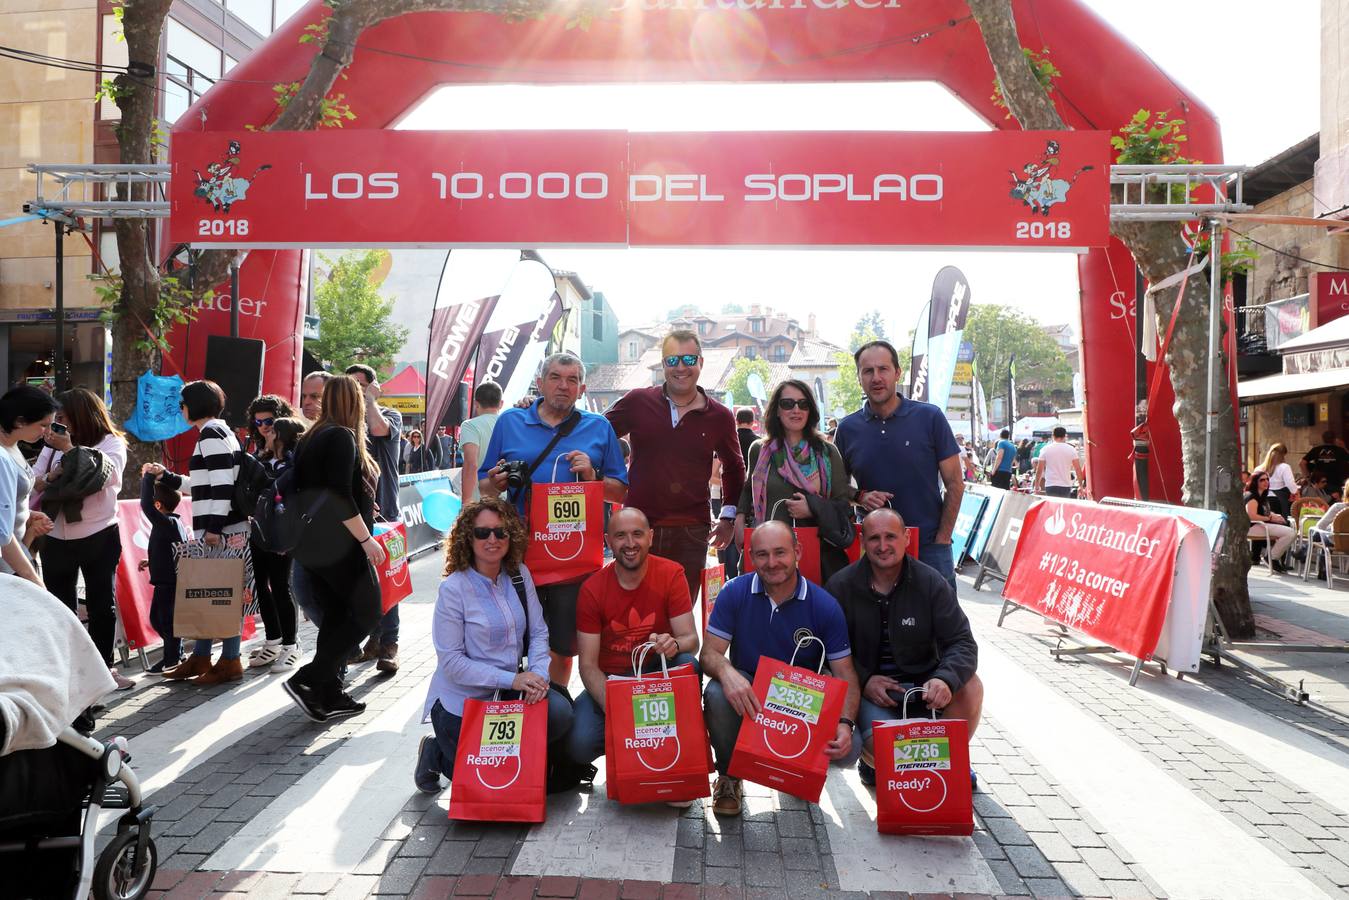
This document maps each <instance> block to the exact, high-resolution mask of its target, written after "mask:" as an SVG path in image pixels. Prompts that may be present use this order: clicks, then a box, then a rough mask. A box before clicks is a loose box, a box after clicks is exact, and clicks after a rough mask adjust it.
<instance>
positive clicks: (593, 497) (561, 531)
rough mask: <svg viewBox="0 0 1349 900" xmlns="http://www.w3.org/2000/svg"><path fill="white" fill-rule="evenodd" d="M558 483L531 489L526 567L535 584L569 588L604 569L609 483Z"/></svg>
mask: <svg viewBox="0 0 1349 900" xmlns="http://www.w3.org/2000/svg"><path fill="white" fill-rule="evenodd" d="M565 456H566V454H565V453H561V454H558V456H557V457H556V458H555V459H554V460H553V481H550V482H541V483H538V484H535V485H533V486H531V488H530V494H529V542H528V543H527V544H526V546H525V565H526V566H528V567H529V573H530V574H531V575H533V576H534V584H536V585H545V584H565V583H567V582H571V581H576V580H578V579H581V578H584V577H585V576H587V575H589V574H590V573H592V572H594V571H595V570H596V569H598V568H599V567H600V566H602V565H603V564H604V480H603V479H600V480H599V481H564V482H559V481H557V464H558V461H559V460H561V459H562V458H563V457H565Z"/></svg>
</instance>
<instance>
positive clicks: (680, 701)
mask: <svg viewBox="0 0 1349 900" xmlns="http://www.w3.org/2000/svg"><path fill="white" fill-rule="evenodd" d="M654 647H655V645H654V644H643V645H641V646H640V647H638V648H637V649H636V650H634V651H633V652H634V655H636V654H638V653H640V656H638V657H637V661H636V662H635V663H634V664H633V667H632V668H633V677H631V678H627V677H611V678H609V680H608V681H606V682H605V684H604V711H605V715H604V772H605V775H604V780H605V786H606V790H607V792H608V796H609V799H610V800H616V801H618V802H620V803H652V802H656V801H669V800H696V799H698V798H700V797H708V796H711V793H712V791H711V788H710V786H709V783H708V778H707V776H708V773H710V772H711V771H712V751H711V746H710V745H709V744H708V742H707V727H706V726H705V725H704V723H703V702H702V690H701V686H700V684H699V681H698V676H697V674H696V673H695V672H694V671H693V667H692V666H678V667H676V668H674V669H671V668H669V667H668V666H667V665H666V662H665V658H664V657H661V671H659V672H652V673H650V674H647V675H643V674H641V672H642V668H643V661H644V659H645V657H646V654H647V652H649V651H650V650H652V649H654Z"/></svg>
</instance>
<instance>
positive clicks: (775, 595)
mask: <svg viewBox="0 0 1349 900" xmlns="http://www.w3.org/2000/svg"><path fill="white" fill-rule="evenodd" d="M799 551H800V547H799V545H798V544H797V542H796V535H795V534H794V533H793V532H792V529H791V528H789V527H788V526H787V525H786V524H785V523H783V522H768V523H766V524H764V525H761V526H759V527H758V528H756V529H754V534H753V535H752V536H751V537H750V546H749V548H748V552H749V554H750V558H751V559H752V560H753V561H754V568H755V571H754V572H752V573H750V574H747V575H741V576H740V577H739V578H735V579H733V580H731V581H729V582H727V584H726V586H725V587H723V588H722V589H721V593H720V594H718V595H717V603H716V606H714V607H712V617H711V619H710V620H709V621H708V623H707V632H706V634H705V635H704V636H703V650H702V654H701V656H700V657H699V661H700V662H701V663H702V667H703V674H705V675H707V676H708V682H707V689H706V690H705V691H704V692H703V707H704V710H705V712H706V721H707V734H708V736H709V737H710V738H711V739H712V751H713V753H714V754H715V756H716V764H717V783H716V786H715V787H714V788H713V790H712V811H713V812H715V813H716V814H717V815H719V816H738V815H740V806H741V802H742V800H743V794H742V792H741V787H740V779H739V778H731V777H730V776H728V775H727V774H726V768H727V766H729V765H730V763H731V751H732V750H733V749H734V748H735V741H736V738H737V737H738V736H739V734H740V721H741V719H742V718H743V717H744V716H749V717H751V718H753V717H754V716H756V715H758V714H759V700H758V698H757V697H755V695H754V672H755V670H756V669H757V668H758V666H759V657H760V656H767V657H771V658H772V659H778V660H782V661H783V662H790V661H791V659H792V653H793V651H795V650H796V645H797V642H798V641H800V640H802V639H803V638H805V637H807V636H814V637H817V638H819V639H820V640H821V641H822V642H823V643H824V650H823V651H821V650H820V645H819V644H816V643H815V642H814V641H811V642H810V643H808V644H806V645H805V646H804V647H802V648H801V651H800V653H798V654H797V655H796V664H797V665H798V666H803V667H808V668H812V669H814V668H816V667H818V666H819V664H820V653H821V652H823V653H824V654H825V657H826V658H827V659H828V660H829V671H830V673H831V674H832V675H833V676H834V677H835V678H841V679H843V680H844V681H846V682H847V683H848V694H847V696H846V697H845V698H844V700H843V718H841V719H839V724H838V731H837V732H836V733H835V735H834V739H833V740H832V741H830V742H829V743H828V744H826V745H825V749H824V755H825V756H827V757H829V758H830V759H842V758H843V757H845V756H847V755H848V752H849V750H850V749H851V748H852V733H853V729H855V728H856V727H857V725H856V723H855V722H854V721H853V720H854V719H855V718H856V716H857V705H858V702H859V701H860V699H861V692H860V691H859V690H858V687H857V672H856V671H855V670H854V669H853V664H852V648H851V647H849V645H848V623H847V620H846V619H844V617H843V609H842V607H841V606H839V603H838V601H837V600H835V599H834V598H833V597H831V596H829V594H827V593H825V590H824V588H822V587H820V586H819V585H818V584H812V583H811V582H809V581H807V580H806V579H805V578H803V577H801V575H800V573H799V572H798V571H797V569H796V560H797V555H798V553H799ZM727 650H729V651H730V657H729V658H728V657H727Z"/></svg>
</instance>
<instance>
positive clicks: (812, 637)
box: [787, 634, 829, 675]
mask: <svg viewBox="0 0 1349 900" xmlns="http://www.w3.org/2000/svg"><path fill="white" fill-rule="evenodd" d="M811 641H814V642H815V643H817V644H819V645H820V664H819V665H818V666H816V668H815V674H816V675H823V674H824V655H825V653H827V652H828V650H829V648H828V647H826V646H825V645H824V641H822V640H820V639H819V638H817V637H816V636H815V635H813V634H812V635H810V636H809V637H803V638H801V640H799V641H797V642H796V649H795V650H793V651H792V659H791V662H789V663H788V664H787V665H789V666H794V665H796V654H798V653H800V652H801V648H802V647H804V646H805V645H806V644H809V643H810V642H811Z"/></svg>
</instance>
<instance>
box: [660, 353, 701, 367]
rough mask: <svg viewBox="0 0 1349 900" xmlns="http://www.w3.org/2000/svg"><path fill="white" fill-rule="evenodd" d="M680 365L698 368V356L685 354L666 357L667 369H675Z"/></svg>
mask: <svg viewBox="0 0 1349 900" xmlns="http://www.w3.org/2000/svg"><path fill="white" fill-rule="evenodd" d="M680 363H683V364H684V365H686V366H696V365H698V354H696V353H684V354H678V355H675V356H667V357H665V368H667V369H673V368H674V367H675V366H677V365H679V364H680Z"/></svg>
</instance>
